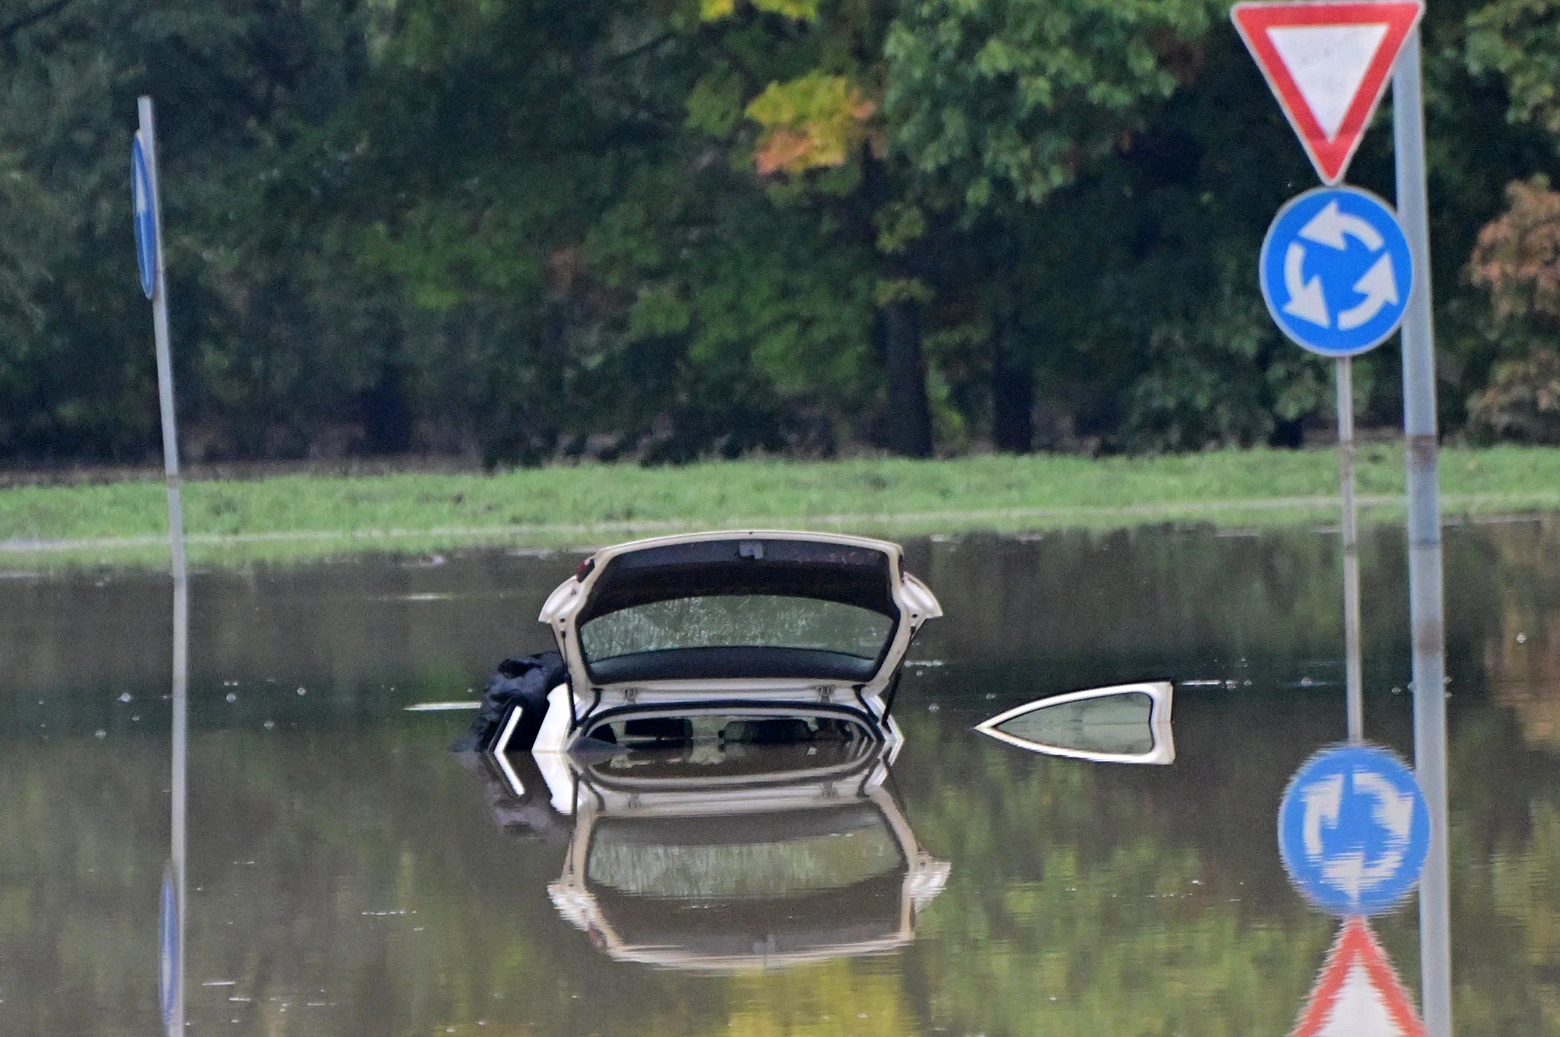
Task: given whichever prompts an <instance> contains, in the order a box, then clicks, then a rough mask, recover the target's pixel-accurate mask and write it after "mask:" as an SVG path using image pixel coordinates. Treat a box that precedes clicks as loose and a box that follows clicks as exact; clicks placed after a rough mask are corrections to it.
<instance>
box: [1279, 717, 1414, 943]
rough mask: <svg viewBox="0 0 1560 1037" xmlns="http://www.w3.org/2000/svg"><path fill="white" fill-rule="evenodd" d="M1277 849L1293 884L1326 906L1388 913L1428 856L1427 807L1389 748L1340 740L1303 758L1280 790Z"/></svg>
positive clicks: (1336, 911) (1354, 912)
mask: <svg viewBox="0 0 1560 1037" xmlns="http://www.w3.org/2000/svg"><path fill="white" fill-rule="evenodd" d="M1278 848H1279V853H1280V854H1281V855H1282V856H1283V859H1284V868H1285V870H1286V871H1288V872H1289V878H1290V881H1292V882H1293V883H1294V885H1295V888H1296V889H1298V890H1299V891H1300V892H1301V893H1302V894H1303V895H1304V896H1305V897H1306V898H1307V899H1308V900H1310V901H1311V902H1312V903H1314V904H1315V905H1316V906H1317V907H1319V908H1321V909H1322V910H1324V911H1329V912H1332V913H1334V914H1341V915H1372V914H1380V913H1381V912H1383V911H1387V910H1390V909H1391V908H1392V907H1393V906H1394V905H1396V904H1397V903H1398V902H1399V901H1401V900H1402V899H1403V898H1404V897H1405V896H1407V895H1408V893H1409V891H1410V890H1412V889H1413V888H1414V883H1416V882H1417V881H1419V873H1420V871H1422V870H1423V869H1424V866H1425V858H1426V857H1427V856H1428V855H1429V853H1430V808H1429V807H1428V806H1427V805H1426V803H1425V797H1424V794H1423V793H1422V792H1420V790H1419V782H1418V781H1417V780H1415V778H1414V772H1413V771H1411V770H1409V769H1408V768H1407V767H1406V766H1404V765H1403V763H1402V762H1401V761H1400V760H1399V759H1398V758H1397V757H1396V756H1394V755H1393V754H1392V753H1391V752H1389V751H1387V750H1386V749H1382V748H1379V747H1377V746H1370V745H1345V746H1337V747H1334V748H1331V749H1324V750H1322V751H1321V752H1319V753H1317V754H1316V755H1315V756H1313V757H1311V758H1310V759H1309V760H1308V761H1306V763H1305V766H1303V767H1301V768H1300V770H1299V771H1298V772H1297V773H1296V774H1295V776H1294V778H1293V779H1292V780H1291V781H1290V783H1289V788H1288V789H1287V790H1286V791H1285V792H1284V800H1283V803H1282V805H1280V807H1279V811H1278Z"/></svg>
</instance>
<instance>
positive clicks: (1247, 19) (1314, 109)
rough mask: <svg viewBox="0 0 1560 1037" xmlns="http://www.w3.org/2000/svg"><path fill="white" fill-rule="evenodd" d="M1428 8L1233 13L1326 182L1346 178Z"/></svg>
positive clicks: (1289, 5) (1260, 8) (1357, 2)
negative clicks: (1405, 44)
mask: <svg viewBox="0 0 1560 1037" xmlns="http://www.w3.org/2000/svg"><path fill="white" fill-rule="evenodd" d="M1423 13H1424V4H1423V2H1422V0H1353V2H1346V3H1334V2H1321V3H1317V2H1311V0H1298V2H1295V0H1285V2H1278V3H1240V4H1236V5H1235V7H1234V8H1233V9H1232V10H1231V11H1230V17H1231V18H1232V19H1234V21H1235V28H1236V29H1237V30H1238V31H1239V32H1240V36H1241V39H1243V40H1245V41H1246V48H1247V49H1248V50H1250V51H1251V56H1252V57H1254V58H1256V59H1257V64H1258V65H1259V66H1261V68H1262V74H1263V75H1264V76H1266V77H1267V81H1268V86H1270V87H1272V88H1273V93H1274V95H1276V96H1277V97H1278V103H1279V105H1280V107H1282V108H1283V109H1284V114H1285V115H1286V116H1287V117H1288V118H1289V124H1290V125H1291V126H1293V127H1294V128H1295V133H1297V134H1299V136H1300V143H1301V145H1302V146H1303V147H1304V148H1305V153H1306V154H1307V155H1309V156H1310V158H1311V164H1312V165H1313V166H1315V167H1316V172H1317V173H1318V174H1319V175H1320V176H1321V178H1322V181H1323V183H1327V184H1336V183H1337V182H1338V181H1340V180H1342V179H1343V174H1344V173H1345V171H1347V170H1348V168H1349V160H1350V159H1352V158H1353V157H1354V152H1355V149H1357V148H1358V147H1359V146H1360V140H1361V138H1363V137H1364V135H1365V127H1366V126H1367V125H1369V123H1370V117H1371V115H1372V114H1373V113H1374V112H1375V110H1376V105H1378V104H1380V103H1381V95H1382V94H1383V93H1384V92H1386V89H1387V78H1388V76H1390V75H1391V73H1392V66H1393V64H1394V63H1395V62H1396V61H1397V56H1398V52H1399V51H1401V50H1402V49H1403V41H1404V40H1406V39H1408V34H1409V33H1410V32H1412V31H1413V29H1414V26H1415V25H1416V24H1417V23H1418V22H1419V18H1420V15H1422V14H1423Z"/></svg>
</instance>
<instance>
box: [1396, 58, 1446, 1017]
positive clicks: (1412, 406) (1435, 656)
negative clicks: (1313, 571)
mask: <svg viewBox="0 0 1560 1037" xmlns="http://www.w3.org/2000/svg"><path fill="white" fill-rule="evenodd" d="M1421 86H1422V71H1421V58H1420V45H1419V30H1418V29H1417V28H1416V29H1415V30H1414V31H1413V32H1411V33H1409V36H1408V39H1407V41H1406V42H1405V43H1404V45H1403V51H1402V53H1401V54H1400V55H1399V56H1398V61H1397V67H1396V69H1395V71H1394V72H1393V74H1392V130H1393V147H1394V150H1395V151H1396V153H1397V208H1398V215H1399V216H1400V217H1401V218H1402V220H1403V229H1404V231H1405V232H1406V233H1407V236H1408V241H1409V247H1410V248H1412V249H1413V251H1414V263H1415V267H1416V268H1417V269H1419V270H1422V271H1424V273H1423V275H1422V276H1420V277H1416V278H1414V286H1413V290H1412V292H1411V293H1410V295H1409V299H1408V308H1407V311H1406V313H1405V316H1404V319H1403V432H1404V435H1405V436H1406V437H1407V440H1408V561H1409V616H1410V621H1411V623H1412V626H1413V643H1414V765H1415V769H1416V771H1417V772H1418V778H1419V785H1420V788H1421V789H1423V790H1424V794H1425V799H1426V801H1427V802H1428V804H1429V807H1430V831H1431V841H1430V857H1429V860H1428V861H1427V862H1426V864H1425V871H1424V874H1423V876H1421V878H1420V880H1419V943H1420V948H1421V949H1420V968H1421V970H1422V972H1421V981H1422V983H1423V985H1424V999H1425V1001H1424V1008H1425V1025H1426V1029H1427V1030H1428V1032H1429V1033H1430V1035H1431V1037H1451V1033H1452V937H1451V917H1450V916H1451V896H1450V888H1451V876H1450V855H1449V852H1448V842H1449V835H1450V833H1449V830H1448V827H1447V811H1446V696H1445V691H1444V689H1445V686H1446V631H1445V624H1444V608H1443V603H1442V586H1441V580H1442V573H1441V504H1440V500H1439V489H1438V485H1437V476H1436V460H1437V443H1436V415H1435V332H1434V327H1433V324H1432V320H1431V307H1430V231H1429V217H1428V201H1427V198H1426V189H1425V111H1424V98H1423V95H1422V92H1421Z"/></svg>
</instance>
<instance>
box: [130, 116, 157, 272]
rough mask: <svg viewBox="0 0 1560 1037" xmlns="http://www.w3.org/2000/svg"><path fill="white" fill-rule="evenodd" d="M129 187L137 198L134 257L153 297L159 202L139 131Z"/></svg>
mask: <svg viewBox="0 0 1560 1037" xmlns="http://www.w3.org/2000/svg"><path fill="white" fill-rule="evenodd" d="M130 191H131V194H132V196H133V200H134V202H135V261H136V265H137V266H139V267H140V268H141V291H143V292H145V293H146V297H147V298H148V299H150V298H151V297H152V295H153V294H154V293H155V292H156V290H157V206H156V203H155V201H154V196H153V194H152V177H151V174H150V172H149V171H148V168H147V165H146V152H145V150H143V149H142V147H141V135H140V134H139V133H137V134H136V135H135V139H134V140H133V141H132V142H131V144H130Z"/></svg>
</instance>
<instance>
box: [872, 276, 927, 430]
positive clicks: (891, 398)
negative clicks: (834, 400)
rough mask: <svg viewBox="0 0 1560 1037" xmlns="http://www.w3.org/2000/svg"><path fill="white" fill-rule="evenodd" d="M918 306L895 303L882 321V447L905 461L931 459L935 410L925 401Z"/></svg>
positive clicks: (907, 303)
mask: <svg viewBox="0 0 1560 1037" xmlns="http://www.w3.org/2000/svg"><path fill="white" fill-rule="evenodd" d="M917 318H918V315H917V313H916V304H915V303H913V302H894V303H889V304H888V305H887V306H884V307H883V310H882V316H881V318H880V321H879V323H880V327H881V333H882V336H883V347H884V348H883V352H884V357H885V359H886V361H887V366H888V413H887V414H886V415H885V416H884V421H883V445H884V446H886V447H888V449H890V450H892V451H893V452H894V453H896V454H903V455H904V456H905V457H930V456H932V408H931V404H930V403H929V402H928V401H927V398H926V360H925V358H924V357H923V356H922V355H921V324H920V321H919V320H918V319H917Z"/></svg>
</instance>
